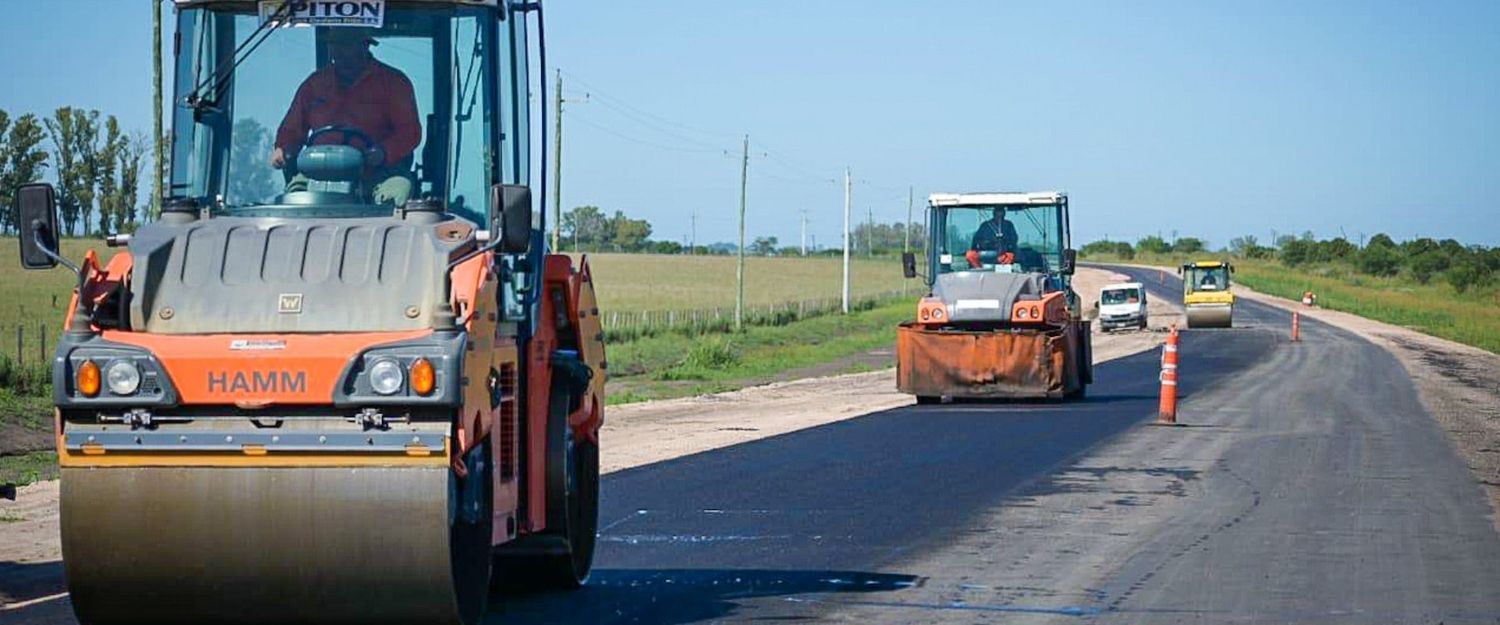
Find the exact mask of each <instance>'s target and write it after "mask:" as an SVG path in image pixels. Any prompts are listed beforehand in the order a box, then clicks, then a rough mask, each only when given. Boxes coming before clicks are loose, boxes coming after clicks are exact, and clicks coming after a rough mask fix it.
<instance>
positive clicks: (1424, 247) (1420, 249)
mask: <svg viewBox="0 0 1500 625" xmlns="http://www.w3.org/2000/svg"><path fill="white" fill-rule="evenodd" d="M1399 247H1400V248H1401V251H1402V253H1404V254H1406V255H1407V256H1408V257H1411V258H1415V257H1417V256H1421V255H1422V254H1426V253H1428V252H1439V253H1441V251H1442V247H1441V246H1439V245H1438V242H1437V241H1434V240H1432V239H1429V238H1427V237H1421V238H1417V239H1412V240H1410V241H1405V242H1403V243H1401V244H1400V246H1399Z"/></svg>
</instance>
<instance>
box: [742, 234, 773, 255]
mask: <svg viewBox="0 0 1500 625" xmlns="http://www.w3.org/2000/svg"><path fill="white" fill-rule="evenodd" d="M775 251H776V237H755V242H754V243H751V244H750V247H749V249H746V250H745V252H746V253H748V254H754V255H756V256H769V255H771V253H772V252H775Z"/></svg>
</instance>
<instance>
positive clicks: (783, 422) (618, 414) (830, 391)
mask: <svg viewBox="0 0 1500 625" xmlns="http://www.w3.org/2000/svg"><path fill="white" fill-rule="evenodd" d="M1109 276H1110V273H1109V272H1107V271H1103V270H1099V269H1088V268H1082V269H1080V270H1079V272H1078V275H1076V276H1075V285H1076V286H1075V288H1076V289H1077V290H1078V291H1079V292H1080V294H1081V295H1082V297H1083V298H1084V302H1085V305H1088V304H1091V303H1092V302H1093V300H1094V299H1097V297H1098V290H1099V287H1100V286H1102V285H1104V284H1107V283H1108V282H1110V281H1111V280H1110V277H1109ZM1090 293H1092V295H1090ZM1151 316H1152V318H1151V325H1152V327H1154V328H1165V327H1166V326H1167V325H1169V324H1170V323H1172V321H1174V320H1177V319H1180V316H1181V312H1180V311H1178V310H1177V309H1176V308H1175V307H1172V306H1170V305H1166V304H1162V305H1161V306H1157V305H1155V304H1153V306H1152V308H1151ZM1162 337H1163V334H1162V333H1161V332H1154V331H1145V332H1128V331H1127V332H1117V333H1111V334H1102V333H1099V332H1098V330H1097V329H1096V330H1095V335H1094V361H1095V363H1101V362H1105V361H1108V360H1113V359H1115V358H1121V357H1124V356H1128V355H1131V354H1135V353H1137V352H1141V351H1145V350H1148V349H1153V348H1155V347H1156V346H1157V345H1158V344H1160V343H1161V340H1162ZM889 354H890V352H889V351H888V350H886V351H883V352H872V353H871V354H869V357H870V358H872V359H873V360H871V362H872V363H873V362H875V361H876V360H878V359H880V358H886V359H888V358H890V355H889ZM885 362H889V360H886V361H885ZM845 364H847V363H845ZM911 403H914V400H913V398H912V397H911V396H910V395H906V394H903V393H899V392H897V391H896V372H895V369H892V368H885V369H882V370H879V371H872V372H868V373H855V374H850V375H837V376H831V377H813V378H807V379H800V380H789V381H780V382H774V383H771V384H765V385H761V386H753V387H750V388H744V389H741V390H737V391H729V392H723V393H713V394H708V395H700V396H697V397H687V398H682V399H669V400H662V401H649V402H640V403H635V404H624V405H618V406H610V407H609V408H608V409H606V420H605V424H604V429H603V431H602V432H601V433H600V436H601V440H602V442H603V443H604V449H603V454H602V458H601V463H602V466H601V469H602V470H603V471H604V472H605V473H609V472H613V471H620V470H624V469H629V468H631V467H637V466H642V465H646V464H651V463H655V462H662V461H665V460H671V459H673V458H678V457H682V456H687V455H691V454H697V453H703V452H706V451H712V450H715V449H720V448H724V447H728V446H731V445H738V444H741V443H747V442H751V441H755V440H759V439H762V438H768V437H771V436H777V435H780V434H786V433H789V432H795V431H797V430H802V429H807V428H812V427H817V426H820V425H826V424H829V423H834V422H837V421H842V420H845V419H851V418H855V417H859V416H862V415H867V414H870V413H873V412H879V411H881V410H889V409H892V408H897V407H901V406H905V405H908V404H911ZM57 494H58V483H57V481H55V480H54V481H47V482H39V483H37V484H33V485H30V486H26V487H22V488H21V489H20V491H19V492H18V493H17V500H16V501H6V500H3V499H0V605H3V604H4V603H7V602H14V601H18V600H26V599H31V598H35V597H36V596H41V595H44V594H47V593H51V592H58V591H60V590H61V583H62V580H61V579H56V580H53V582H52V584H53V586H52V587H50V588H49V589H46V590H47V593H43V592H42V590H44V589H41V588H37V589H31V587H30V585H23V586H25V587H26V588H27V589H28V590H24V591H18V590H15V589H11V590H7V587H8V586H9V585H10V584H9V582H10V581H11V580H7V579H4V576H5V575H6V571H8V570H11V569H16V570H19V567H17V566H16V565H30V564H37V563H47V562H55V561H57V560H59V559H60V558H61V550H60V547H59V545H58V529H57V527H58V525H57Z"/></svg>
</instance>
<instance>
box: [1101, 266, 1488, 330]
mask: <svg viewBox="0 0 1500 625" xmlns="http://www.w3.org/2000/svg"><path fill="white" fill-rule="evenodd" d="M1204 257H1205V258H1217V257H1218V256H1215V255H1206V256H1204ZM1086 260H1087V261H1088V262H1129V263H1135V264H1143V265H1157V266H1164V267H1171V266H1175V265H1178V264H1180V263H1181V261H1182V260H1184V259H1182V258H1174V257H1160V258H1156V257H1149V256H1137V257H1136V258H1135V259H1133V260H1130V261H1121V260H1120V259H1116V258H1108V257H1103V256H1090V257H1089V258H1087V259H1086ZM1232 262H1234V265H1235V274H1234V279H1235V280H1236V281H1238V282H1239V283H1241V284H1244V285H1245V286H1248V287H1250V288H1252V289H1255V290H1257V291H1260V292H1261V293H1265V294H1267V295H1275V296H1277V297H1284V298H1287V299H1292V300H1300V299H1302V293H1303V291H1309V290H1310V291H1312V292H1314V293H1316V294H1317V295H1318V306H1321V307H1323V308H1327V309H1329V310H1338V311H1343V312H1347V313H1352V314H1356V315H1359V316H1361V317H1366V318H1369V319H1374V320H1376V321H1383V322H1385V323H1390V324H1394V325H1399V326H1405V327H1408V328H1411V329H1413V330H1417V331H1419V332H1424V333H1427V334H1431V335H1433V336H1436V337H1440V338H1445V339H1448V340H1450V341H1457V342H1459V343H1464V344H1466V345H1473V346H1475V347H1478V348H1480V349H1484V350H1488V351H1491V352H1494V353H1497V354H1500V312H1497V311H1500V289H1497V288H1496V287H1490V288H1487V289H1471V290H1470V291H1469V292H1467V293H1459V292H1458V291H1456V290H1454V289H1453V287H1452V286H1449V285H1448V284H1446V283H1439V281H1438V280H1433V282H1432V283H1431V284H1419V283H1417V282H1416V281H1414V280H1411V279H1409V278H1406V277H1404V276H1398V277H1391V278H1381V277H1374V276H1368V275H1363V274H1357V273H1355V272H1353V271H1352V270H1350V269H1348V268H1346V267H1342V266H1338V265H1328V266H1313V267H1307V268H1291V267H1286V266H1284V265H1282V264H1281V263H1278V262H1274V261H1266V260H1246V259H1240V260H1234V261H1232Z"/></svg>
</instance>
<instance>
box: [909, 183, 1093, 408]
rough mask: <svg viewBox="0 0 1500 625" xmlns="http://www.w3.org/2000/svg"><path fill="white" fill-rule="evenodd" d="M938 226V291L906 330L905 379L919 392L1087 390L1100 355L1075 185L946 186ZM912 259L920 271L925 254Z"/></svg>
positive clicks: (935, 218) (930, 395)
mask: <svg viewBox="0 0 1500 625" xmlns="http://www.w3.org/2000/svg"><path fill="white" fill-rule="evenodd" d="M927 232H928V241H927V244H928V245H927V267H928V273H927V275H926V276H925V278H926V280H927V284H928V286H929V287H930V289H931V291H930V292H929V294H928V295H927V296H926V297H923V298H922V299H921V300H920V301H919V302H918V303H917V318H916V320H915V321H911V322H907V323H903V324H901V326H900V327H899V328H897V330H896V385H897V388H899V389H900V390H901V391H902V392H905V393H910V394H912V395H916V396H917V401H918V403H933V402H937V401H941V399H942V398H943V397H949V398H1043V397H1052V398H1056V397H1080V396H1082V395H1083V394H1084V392H1085V389H1086V388H1087V385H1088V384H1089V383H1091V382H1092V381H1093V356H1092V354H1091V343H1090V337H1089V322H1088V321H1085V320H1083V318H1082V316H1081V315H1080V314H1079V312H1080V310H1079V301H1078V296H1077V294H1075V293H1074V292H1073V288H1072V276H1073V269H1074V264H1075V262H1076V257H1077V255H1076V253H1075V252H1074V250H1072V249H1071V248H1070V247H1069V243H1068V242H1069V239H1070V238H1071V233H1070V230H1069V221H1068V196H1067V194H1064V193H1057V192H1038V193H1014V192H1006V193H966V194H951V193H942V194H935V195H933V196H931V197H930V198H929V199H928V202H927ZM902 264H903V269H904V271H905V274H906V277H907V278H914V277H916V276H917V275H918V272H917V262H916V256H915V255H914V254H911V253H907V254H905V255H903V257H902Z"/></svg>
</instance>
